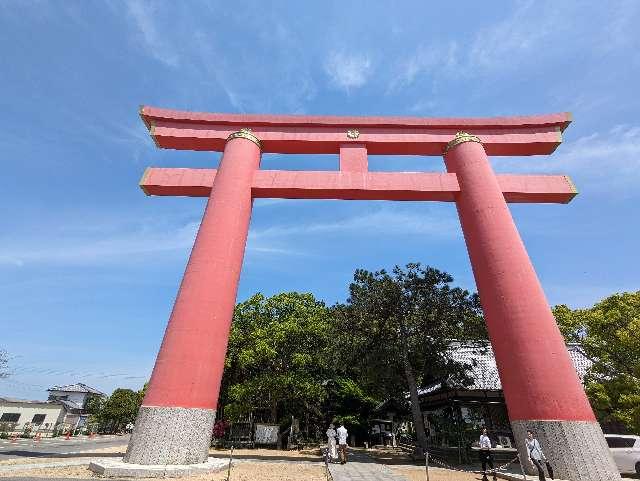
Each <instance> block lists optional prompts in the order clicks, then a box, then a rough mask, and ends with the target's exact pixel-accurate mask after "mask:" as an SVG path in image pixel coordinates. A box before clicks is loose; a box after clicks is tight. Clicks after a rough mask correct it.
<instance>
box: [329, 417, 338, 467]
mask: <svg viewBox="0 0 640 481" xmlns="http://www.w3.org/2000/svg"><path fill="white" fill-rule="evenodd" d="M336 436H337V433H336V430H335V429H334V426H333V424H329V429H327V444H328V445H329V456H330V457H331V460H335V459H337V458H338V452H337V451H336Z"/></svg>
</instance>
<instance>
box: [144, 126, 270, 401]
mask: <svg viewBox="0 0 640 481" xmlns="http://www.w3.org/2000/svg"><path fill="white" fill-rule="evenodd" d="M259 164H260V150H259V149H258V146H257V145H256V144H254V143H253V142H251V141H249V140H246V139H241V138H238V139H234V140H231V141H229V142H228V143H227V148H226V149H225V151H224V154H223V156H222V160H221V161H220V168H219V169H218V171H217V174H216V176H215V180H214V182H213V187H212V188H210V196H209V202H208V203H207V207H206V209H205V212H204V216H203V217H202V223H201V224H200V228H199V230H198V235H197V237H196V240H195V243H194V245H193V250H192V251H191V256H190V258H189V263H188V264H187V268H186V271H185V273H184V277H183V279H182V283H181V285H180V290H179V291H178V296H177V298H176V302H175V304H174V307H173V311H172V313H171V318H170V319H169V324H168V326H167V330H166V331H165V335H164V339H163V341H162V346H161V347H160V352H159V354H158V357H157V359H156V364H155V367H154V368H153V374H152V375H151V380H150V381H149V387H148V388H147V393H146V396H145V398H144V401H143V405H145V406H167V407H173V406H179V407H187V408H206V409H216V404H217V401H218V392H219V389H220V381H221V379H222V371H223V369H224V358H225V354H226V351H227V341H228V339H229V329H230V327H231V319H232V316H233V309H234V307H235V302H236V294H237V290H238V280H239V278H240V269H241V267H242V259H243V257H244V250H245V245H246V242H247V233H248V231H249V220H250V218H251V205H252V198H251V182H252V179H253V173H254V172H255V170H256V169H257V168H258V167H259Z"/></svg>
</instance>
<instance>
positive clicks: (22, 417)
mask: <svg viewBox="0 0 640 481" xmlns="http://www.w3.org/2000/svg"><path fill="white" fill-rule="evenodd" d="M64 416H65V410H64V407H63V406H62V404H60V403H58V402H50V401H28V400H26V399H15V398H7V397H1V398H0V432H5V433H9V434H11V433H22V432H24V431H25V429H28V430H29V431H30V432H31V433H35V432H42V435H43V436H47V435H50V434H51V433H52V432H53V429H54V428H55V426H58V425H60V424H61V423H62V422H63V421H64Z"/></svg>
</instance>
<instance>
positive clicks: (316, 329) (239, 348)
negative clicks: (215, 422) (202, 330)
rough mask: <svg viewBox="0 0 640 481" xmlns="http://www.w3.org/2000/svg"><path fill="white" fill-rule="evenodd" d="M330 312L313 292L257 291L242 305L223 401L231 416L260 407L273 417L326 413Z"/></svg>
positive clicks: (231, 342) (236, 318) (234, 330)
mask: <svg viewBox="0 0 640 481" xmlns="http://www.w3.org/2000/svg"><path fill="white" fill-rule="evenodd" d="M330 327H331V324H330V322H329V311H328V309H327V308H326V307H325V306H324V304H323V303H322V302H320V301H318V300H316V299H315V298H314V297H313V295H311V294H300V293H297V292H289V293H282V294H277V295H275V296H273V297H269V298H266V297H264V296H263V295H262V294H255V295H254V296H252V297H251V298H250V299H248V300H247V301H246V302H242V303H240V304H238V305H237V306H236V310H235V313H234V319H233V327H232V330H231V335H230V338H229V347H228V351H227V357H226V364H225V374H224V378H223V389H222V395H221V404H225V405H226V406H225V413H226V414H225V415H226V417H232V416H233V415H236V414H245V413H248V412H251V411H255V410H261V411H266V412H267V413H270V415H271V417H272V419H273V421H274V422H275V421H278V420H279V414H280V413H281V412H283V408H285V407H286V411H287V415H296V416H303V415H309V413H311V414H312V415H314V416H319V415H321V411H320V406H321V404H322V401H323V400H324V398H325V395H326V390H325V387H324V384H323V382H324V381H325V379H327V362H326V359H325V358H324V356H325V354H326V347H327V345H328V340H329V337H330V333H329V329H330Z"/></svg>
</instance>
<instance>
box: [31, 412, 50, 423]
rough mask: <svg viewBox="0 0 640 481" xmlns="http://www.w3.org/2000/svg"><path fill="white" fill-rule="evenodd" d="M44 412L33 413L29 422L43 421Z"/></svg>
mask: <svg viewBox="0 0 640 481" xmlns="http://www.w3.org/2000/svg"><path fill="white" fill-rule="evenodd" d="M46 417H47V415H46V414H34V415H33V419H32V420H31V422H32V423H33V424H42V423H43V422H44V418H46Z"/></svg>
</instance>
